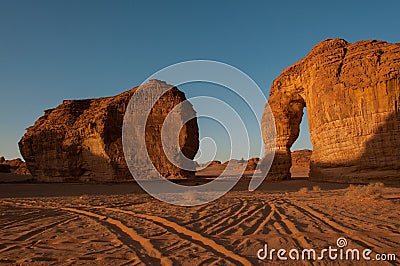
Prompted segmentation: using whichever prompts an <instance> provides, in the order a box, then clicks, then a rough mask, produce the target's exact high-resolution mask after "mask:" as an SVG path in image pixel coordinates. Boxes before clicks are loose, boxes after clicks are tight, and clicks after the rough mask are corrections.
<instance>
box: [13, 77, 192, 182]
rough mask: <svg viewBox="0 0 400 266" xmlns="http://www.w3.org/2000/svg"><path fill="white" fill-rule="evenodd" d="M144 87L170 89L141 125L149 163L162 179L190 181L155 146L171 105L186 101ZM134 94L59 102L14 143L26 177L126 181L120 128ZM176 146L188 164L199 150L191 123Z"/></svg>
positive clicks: (155, 83) (172, 92)
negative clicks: (30, 174)
mask: <svg viewBox="0 0 400 266" xmlns="http://www.w3.org/2000/svg"><path fill="white" fill-rule="evenodd" d="M145 86H150V87H151V86H164V87H165V86H168V88H170V89H169V90H168V91H167V92H166V93H165V94H164V95H163V96H162V97H161V98H160V99H159V100H158V101H157V102H156V104H155V105H154V106H153V109H152V112H151V113H150V115H149V117H148V119H147V124H146V144H147V149H148V154H149V157H150V159H151V160H152V161H153V163H154V165H155V167H156V168H157V169H158V170H159V172H160V173H161V174H162V175H163V176H164V177H166V178H181V177H193V176H194V173H193V172H189V171H185V170H181V169H180V168H178V167H176V166H174V165H173V164H171V163H170V162H169V160H168V159H167V157H166V155H165V153H164V152H163V149H162V144H161V128H162V123H163V121H164V120H165V118H166V116H167V114H168V113H169V112H170V111H171V110H172V109H173V108H174V107H175V106H176V105H178V104H179V103H181V102H183V101H184V100H186V98H185V95H184V93H183V92H181V91H179V90H178V89H177V88H176V87H172V86H171V85H168V84H166V83H165V82H161V81H157V80H152V81H150V82H149V83H147V84H146V85H145ZM136 90H137V87H136V88H133V89H131V90H129V91H127V92H124V93H121V94H119V95H117V96H113V97H105V98H99V99H87V100H65V101H63V103H62V104H61V105H59V106H58V107H57V108H55V109H50V110H46V111H45V114H44V115H43V116H42V117H40V118H39V119H38V120H37V121H36V122H35V124H34V125H33V126H31V127H29V128H28V129H27V132H26V134H25V135H24V136H23V137H22V139H21V141H20V142H19V147H20V151H21V154H22V156H23V157H24V159H25V161H26V163H27V167H28V169H29V170H30V172H31V173H32V175H33V176H34V177H35V178H36V179H39V180H45V181H122V180H132V179H131V174H130V172H129V170H128V167H127V165H126V162H125V158H124V153H123V148H122V124H123V117H124V113H125V110H126V108H127V105H128V103H129V101H130V99H131V97H132V95H133V94H134V93H135V91H136ZM190 108H192V107H191V106H190ZM179 145H180V147H181V150H182V152H183V154H184V155H185V156H186V157H187V158H194V156H195V154H196V152H197V149H198V145H199V144H198V127H197V121H196V119H192V120H190V121H189V122H187V123H186V125H184V126H183V128H182V130H181V132H180V135H179Z"/></svg>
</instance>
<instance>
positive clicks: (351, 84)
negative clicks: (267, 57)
mask: <svg viewBox="0 0 400 266" xmlns="http://www.w3.org/2000/svg"><path fill="white" fill-rule="evenodd" d="M399 88H400V44H390V43H386V42H383V41H359V42H356V43H353V44H352V43H348V42H346V41H345V40H342V39H333V40H326V41H323V42H321V43H319V44H318V45H316V46H315V47H314V48H313V49H312V50H311V52H310V53H309V54H308V55H307V56H306V57H305V58H304V59H302V60H301V61H299V62H297V63H296V64H294V65H292V66H290V67H289V68H287V69H285V70H284V71H283V72H282V73H281V75H280V76H279V77H278V78H277V79H276V80H275V81H274V82H273V84H272V88H271V91H270V96H269V100H268V102H269V105H270V107H271V109H272V113H273V114H274V117H275V123H276V130H277V139H276V144H277V145H276V148H275V151H276V157H275V159H274V162H273V164H272V167H271V171H270V174H269V179H287V178H290V172H289V171H290V166H291V155H290V147H291V146H292V144H293V142H294V141H295V140H296V138H297V137H298V135H299V125H300V122H301V119H302V115H303V108H304V107H307V111H308V121H309V127H310V134H311V142H312V143H313V153H312V156H311V172H310V177H311V178H312V179H314V180H327V181H347V182H354V181H355V182H369V181H372V180H375V179H377V180H382V179H383V180H386V181H390V180H392V181H393V180H394V181H397V182H398V181H399V178H400V176H399V170H400V160H399V158H400V151H399V148H400V121H399V120H400V93H399V90H400V89H399ZM265 117H266V116H265ZM265 123H268V121H267V118H264V120H263V124H264V126H263V127H265ZM269 141H270V140H269V139H268V138H267V137H266V136H264V142H265V143H266V146H267V147H268V145H267V144H268V143H269ZM267 152H268V149H267Z"/></svg>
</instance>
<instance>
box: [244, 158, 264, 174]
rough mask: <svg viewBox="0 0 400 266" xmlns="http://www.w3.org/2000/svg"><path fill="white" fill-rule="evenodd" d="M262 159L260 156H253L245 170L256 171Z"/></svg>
mask: <svg viewBox="0 0 400 266" xmlns="http://www.w3.org/2000/svg"><path fill="white" fill-rule="evenodd" d="M259 161H260V158H251V159H249V160H248V161H247V165H246V169H245V171H254V170H256V169H257V165H258V162H259Z"/></svg>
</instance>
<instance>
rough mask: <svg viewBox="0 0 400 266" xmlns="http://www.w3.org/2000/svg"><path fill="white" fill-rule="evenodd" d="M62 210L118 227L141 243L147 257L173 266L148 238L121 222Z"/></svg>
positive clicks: (71, 209) (83, 212) (85, 213)
mask: <svg viewBox="0 0 400 266" xmlns="http://www.w3.org/2000/svg"><path fill="white" fill-rule="evenodd" d="M61 210H64V211H69V212H73V213H77V214H80V215H84V216H87V217H91V218H95V219H97V220H99V221H102V222H104V223H108V224H110V225H113V226H115V227H117V228H118V229H119V230H121V231H122V232H123V233H125V234H126V235H128V236H129V237H130V238H131V239H132V240H133V241H135V242H137V243H139V244H140V246H141V247H142V248H143V249H144V250H145V251H146V252H147V255H148V256H149V257H150V258H154V259H156V260H157V261H159V262H160V263H161V265H173V263H172V261H171V260H170V259H169V258H167V257H165V256H163V255H162V254H161V252H160V251H159V250H158V249H156V248H155V247H154V246H153V244H151V242H150V240H149V239H146V238H144V237H142V236H140V235H139V234H138V233H136V231H134V230H133V229H132V228H130V227H128V226H126V225H124V224H123V223H122V222H121V221H119V220H116V219H113V218H109V217H107V216H103V215H99V214H96V213H93V212H90V211H85V210H81V209H75V208H61Z"/></svg>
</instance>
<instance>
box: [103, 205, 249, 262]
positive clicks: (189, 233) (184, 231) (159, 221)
mask: <svg viewBox="0 0 400 266" xmlns="http://www.w3.org/2000/svg"><path fill="white" fill-rule="evenodd" d="M103 209H106V210H109V211H114V212H120V213H125V214H129V215H134V216H136V217H139V218H143V219H146V220H149V221H152V222H155V223H156V224H159V225H162V226H163V227H168V228H170V229H172V230H173V231H175V232H177V233H178V234H181V235H185V236H187V237H190V238H191V239H193V240H195V241H197V242H200V243H201V244H202V245H203V246H207V247H209V248H211V249H213V250H214V251H215V252H217V253H219V254H222V255H223V256H225V257H227V258H229V259H230V260H232V261H234V262H236V263H237V262H239V263H241V264H242V265H249V266H251V265H252V264H251V262H250V261H248V260H247V259H246V258H244V257H241V256H239V255H237V254H235V253H234V252H232V251H230V250H228V249H226V248H225V247H224V246H221V245H219V244H217V243H216V242H215V241H214V240H212V239H209V238H206V237H204V236H203V235H201V234H199V233H197V232H194V231H191V230H189V229H187V228H186V227H183V226H181V225H179V224H177V223H175V222H172V221H170V220H167V219H165V218H162V217H159V216H153V215H147V214H141V213H136V212H133V211H128V210H122V209H115V208H103Z"/></svg>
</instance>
